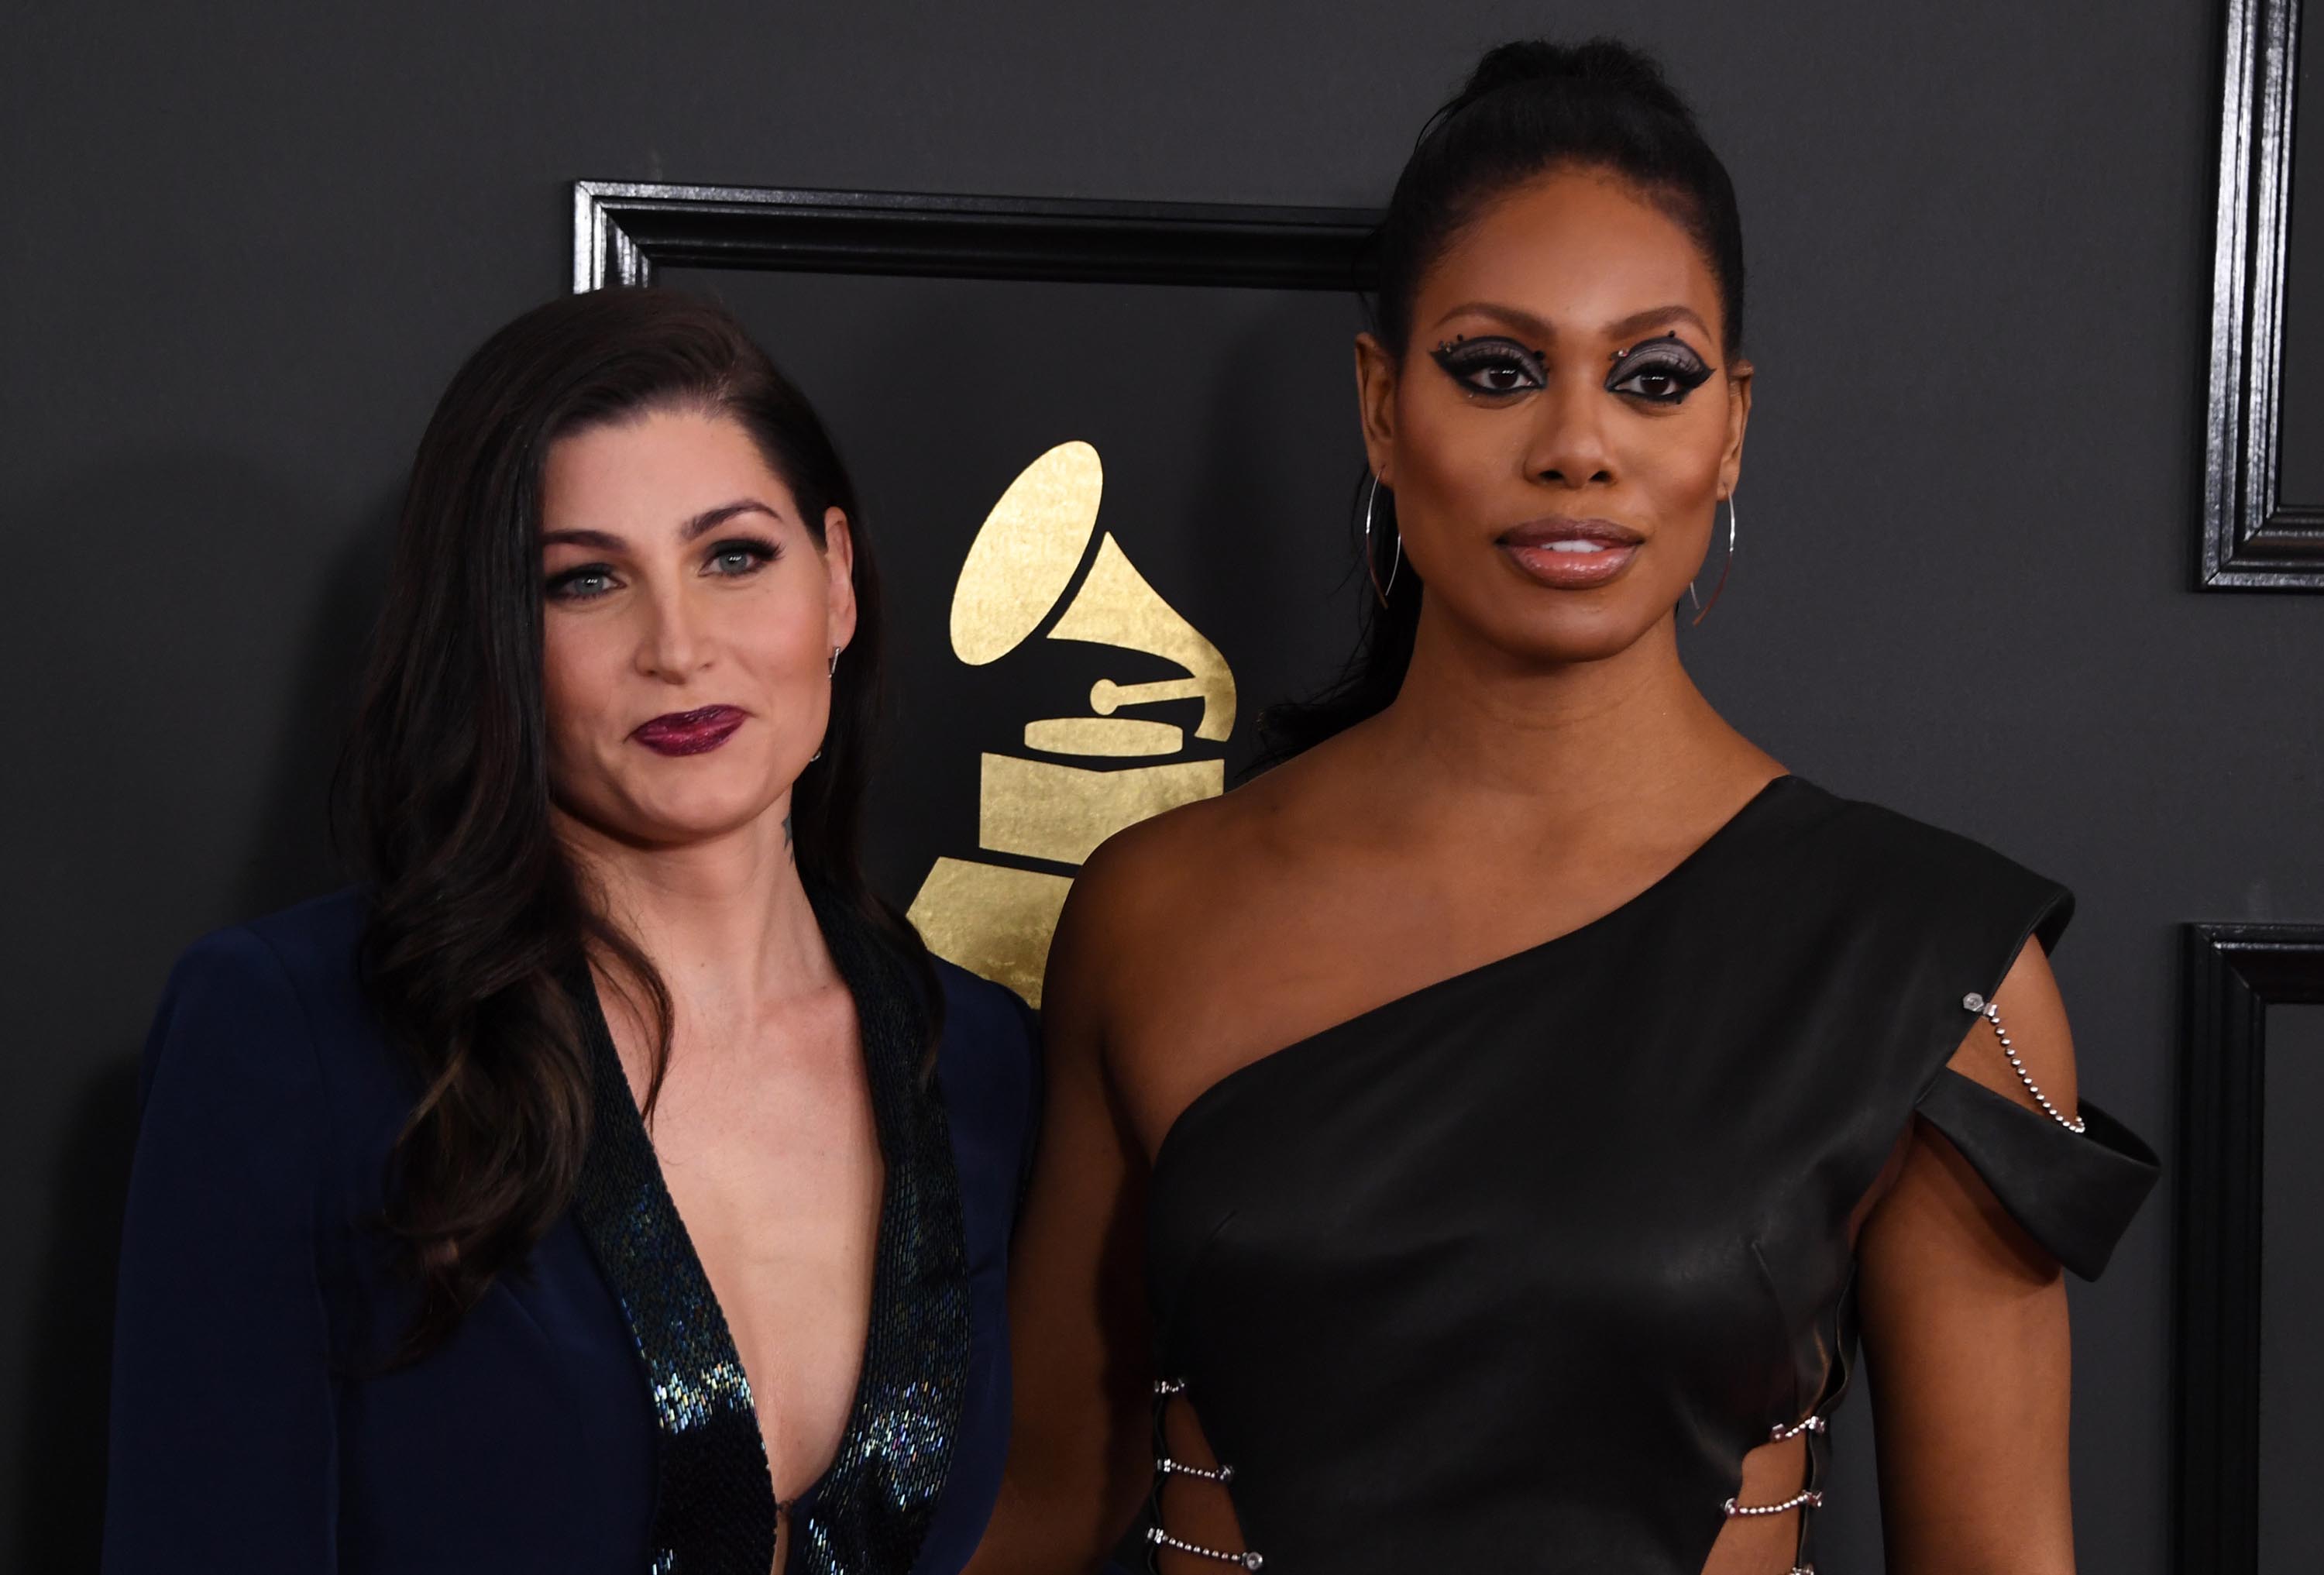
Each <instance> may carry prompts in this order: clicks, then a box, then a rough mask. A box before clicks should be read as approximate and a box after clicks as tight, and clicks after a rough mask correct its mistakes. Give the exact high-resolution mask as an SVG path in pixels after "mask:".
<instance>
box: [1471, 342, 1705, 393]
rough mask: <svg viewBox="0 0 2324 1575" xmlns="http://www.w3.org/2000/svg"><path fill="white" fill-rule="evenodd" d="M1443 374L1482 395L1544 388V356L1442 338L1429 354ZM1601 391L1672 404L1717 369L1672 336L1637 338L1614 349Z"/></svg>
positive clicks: (1519, 347) (1510, 346) (1511, 345)
mask: <svg viewBox="0 0 2324 1575" xmlns="http://www.w3.org/2000/svg"><path fill="white" fill-rule="evenodd" d="M1429 356H1430V359H1432V360H1434V362H1435V363H1436V364H1437V365H1438V366H1439V367H1441V368H1443V371H1444V374H1445V375H1446V376H1448V377H1450V378H1451V379H1452V381H1453V382H1457V383H1459V384H1460V385H1461V386H1462V388H1463V389H1465V390H1466V391H1469V392H1470V393H1472V394H1482V395H1485V396H1486V397H1488V398H1493V397H1499V396H1506V395H1512V394H1519V393H1529V392H1531V391H1534V390H1535V389H1539V388H1543V387H1545V386H1547V384H1548V382H1549V373H1548V369H1547V362H1548V359H1549V357H1548V355H1546V354H1545V352H1542V351H1539V350H1534V349H1531V348H1528V347H1527V346H1526V345H1523V344H1520V343H1519V342H1518V341H1517V340H1515V339H1511V338H1508V337H1506V336H1501V335H1493V336H1489V337H1487V338H1482V339H1470V338H1456V339H1448V340H1446V341H1445V342H1444V343H1443V344H1441V345H1437V346H1436V347H1435V348H1434V350H1432V351H1430V352H1429ZM1613 362H1614V364H1613V368H1612V370H1610V371H1609V373H1607V375H1606V391H1608V392H1609V393H1615V394H1620V395H1622V396H1624V397H1625V398H1628V399H1634V400H1638V401H1644V402H1646V403H1647V404H1658V405H1674V404H1677V403H1679V402H1680V401H1683V400H1684V399H1685V398H1686V397H1687V395H1689V394H1691V393H1692V392H1693V391H1695V390H1696V389H1698V388H1701V386H1702V385H1703V384H1704V383H1705V382H1708V381H1710V378H1711V373H1713V372H1714V371H1715V370H1717V369H1716V368H1714V367H1712V366H1711V364H1709V363H1708V362H1706V361H1704V360H1703V359H1702V357H1701V355H1697V354H1696V353H1695V350H1694V347H1693V346H1692V345H1689V344H1688V343H1687V342H1686V341H1685V340H1683V339H1682V338H1680V337H1679V336H1677V335H1676V334H1665V335H1662V336H1660V337H1657V338H1653V339H1646V340H1642V341H1640V342H1639V343H1637V344H1636V345H1630V346H1629V347H1628V348H1627V349H1624V350H1618V351H1617V352H1615V354H1614V356H1613Z"/></svg>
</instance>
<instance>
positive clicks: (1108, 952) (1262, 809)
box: [1053, 773, 1285, 989]
mask: <svg viewBox="0 0 2324 1575" xmlns="http://www.w3.org/2000/svg"><path fill="white" fill-rule="evenodd" d="M1284 797H1285V795H1284V793H1283V790H1282V785H1281V784H1280V783H1279V782H1278V781H1277V777H1276V774H1275V773H1269V774H1268V775H1267V776H1264V777H1261V778H1258V779H1257V780H1255V781H1253V782H1250V783H1248V784H1246V785H1244V786H1242V787H1240V788H1236V789H1235V790H1234V791H1232V792H1231V793H1227V794H1223V795H1222V796H1221V797H1216V798H1205V799H1200V800H1197V801H1196V802H1194V803H1193V804H1186V805H1181V806H1177V807H1176V808H1174V809H1169V810H1165V811H1164V812H1163V813H1162V814H1160V815H1154V816H1152V817H1151V818H1149V819H1147V820H1142V821H1139V823H1138V824H1135V825H1132V826H1130V827H1128V828H1126V829H1125V830H1123V831H1120V832H1118V833H1116V834H1114V835H1113V836H1112V837H1111V838H1110V839H1108V840H1107V841H1106V842H1105V843H1104V844H1103V845H1102V846H1101V847H1099V849H1098V850H1097V852H1094V853H1093V854H1091V855H1090V857H1089V860H1088V861H1087V862H1085V863H1084V865H1083V866H1082V870H1081V873H1080V875H1079V876H1078V877H1077V878H1076V879H1075V880H1074V889H1073V891H1072V894H1071V895H1070V896H1069V897H1068V898H1066V900H1065V915H1064V916H1063V918H1061V919H1060V921H1059V923H1058V936H1059V940H1060V942H1061V943H1062V944H1064V945H1065V948H1066V950H1067V952H1068V953H1069V957H1070V960H1071V961H1073V962H1074V964H1075V966H1076V968H1077V969H1086V968H1091V967H1097V968H1099V969H1100V971H1101V972H1105V973H1107V974H1109V975H1110V976H1111V977H1112V978H1113V979H1114V980H1116V981H1127V980H1129V979H1130V978H1134V977H1135V976H1136V975H1137V974H1139V973H1141V972H1149V971H1154V970H1157V969H1158V970H1161V971H1167V969H1168V967H1169V964H1170V963H1171V962H1172V961H1173V956H1172V953H1173V951H1174V948H1175V947H1176V946H1178V945H1180V944H1184V943H1185V942H1186V941H1188V940H1190V939H1191V938H1192V937H1191V935H1190V934H1189V932H1190V928H1191V927H1192V926H1194V923H1195V921H1197V920H1207V919H1215V917H1216V916H1218V915H1219V914H1220V912H1221V910H1222V908H1224V907H1229V906H1231V900H1230V899H1231V898H1234V897H1235V896H1237V895H1239V894H1244V893H1247V892H1248V889H1249V888H1250V882H1251V880H1252V878H1253V876H1254V875H1256V874H1257V873H1259V869H1258V868H1255V866H1263V865H1265V864H1266V863H1268V862H1269V861H1274V860H1279V858H1280V856H1281V855H1280V852H1279V851H1278V850H1277V849H1274V848H1272V847H1270V843H1273V842H1277V841H1279V839H1280V835H1281V833H1282V829H1283V821H1284V804H1283V800H1284ZM1053 955H1054V954H1053ZM1053 966H1054V964H1053ZM1058 982H1062V983H1065V984H1066V985H1067V987H1068V989H1070V988H1071V987H1072V985H1073V983H1074V981H1058Z"/></svg>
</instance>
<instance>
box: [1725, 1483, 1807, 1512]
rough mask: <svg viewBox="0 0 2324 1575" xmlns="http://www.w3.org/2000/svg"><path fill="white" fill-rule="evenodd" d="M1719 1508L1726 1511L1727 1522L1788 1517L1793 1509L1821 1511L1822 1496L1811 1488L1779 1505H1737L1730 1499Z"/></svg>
mask: <svg viewBox="0 0 2324 1575" xmlns="http://www.w3.org/2000/svg"><path fill="white" fill-rule="evenodd" d="M1720 1507H1721V1508H1723V1509H1725V1510H1726V1511H1727V1516H1728V1518H1729V1520H1732V1519H1734V1518H1735V1517H1736V1516H1738V1515H1789V1514H1791V1512H1792V1511H1794V1509H1821V1508H1822V1507H1823V1495H1822V1494H1821V1493H1819V1492H1817V1491H1816V1490H1815V1489H1814V1488H1808V1489H1807V1490H1806V1491H1804V1492H1801V1493H1794V1494H1793V1495H1792V1496H1791V1497H1789V1498H1786V1499H1784V1501H1783V1502H1782V1503H1781V1504H1738V1503H1737V1502H1736V1501H1735V1500H1734V1499H1732V1498H1730V1499H1729V1500H1728V1501H1727V1502H1726V1503H1725V1504H1724V1505H1722V1506H1720Z"/></svg>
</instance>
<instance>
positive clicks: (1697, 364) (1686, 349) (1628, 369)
mask: <svg viewBox="0 0 2324 1575" xmlns="http://www.w3.org/2000/svg"><path fill="white" fill-rule="evenodd" d="M1712 370H1713V369H1712V367H1711V364H1710V363H1708V362H1706V361H1705V360H1703V358H1702V357H1701V356H1700V355H1696V354H1695V353H1694V346H1693V345H1689V344H1688V343H1687V342H1686V341H1685V340H1683V339H1682V338H1680V337H1679V336H1677V335H1676V334H1665V335H1663V336H1661V337H1659V338H1655V339H1646V340H1642V341H1641V342H1639V343H1638V344H1636V345H1631V346H1630V347H1629V348H1628V349H1627V350H1617V351H1615V352H1614V366H1613V370H1612V371H1610V372H1609V373H1607V374H1606V391H1607V392H1609V393H1618V394H1627V395H1628V396H1629V397H1630V398H1632V399H1637V400H1643V401H1646V402H1647V403H1648V404H1656V405H1674V404H1677V403H1679V402H1680V401H1682V400H1683V399H1685V398H1686V396H1687V395H1689V394H1691V393H1692V392H1693V391H1695V390H1696V389H1699V388H1701V386H1702V385H1703V383H1704V382H1707V381H1709V379H1710V377H1711V372H1712Z"/></svg>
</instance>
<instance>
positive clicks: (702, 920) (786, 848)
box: [557, 798, 834, 1018]
mask: <svg viewBox="0 0 2324 1575" xmlns="http://www.w3.org/2000/svg"><path fill="white" fill-rule="evenodd" d="M788 815H789V803H788V798H786V799H785V800H784V802H782V803H780V804H779V805H776V806H771V807H770V808H769V809H768V810H767V811H766V813H764V814H762V815H760V816H759V817H758V818H756V819H755V820H752V821H751V822H749V823H747V824H743V825H741V826H737V827H735V828H734V829H733V830H732V831H730V832H726V833H724V834H721V835H718V836H715V837H710V838H705V839H704V840H702V841H700V842H695V843H684V844H681V845H676V846H663V847H639V846H635V845H633V844H630V843H622V842H620V841H618V840H617V839H614V838H613V837H609V836H607V835H606V834H604V832H602V831H600V830H598V829H597V828H595V827H594V826H590V825H588V824H585V823H583V822H581V821H579V820H576V819H575V818H574V817H572V816H570V815H566V814H564V813H562V812H561V811H560V812H558V816H557V822H558V836H559V838H560V840H561V841H562V842H563V843H564V845H565V847H566V849H567V852H568V854H569V855H570V856H571V857H572V858H573V860H574V861H575V864H576V867H577V869H578V870H579V872H580V873H581V875H582V876H583V878H584V879H585V880H587V881H589V882H590V883H591V884H592V885H593V886H594V888H595V897H596V898H597V899H598V900H599V901H601V902H602V903H603V904H604V911H605V912H606V913H607V914H608V915H609V916H611V917H612V918H613V921H614V922H615V923H616V924H618V925H620V926H621V927H622V929H623V930H624V931H625V932H626V933H627V934H628V935H629V936H630V938H631V939H632V940H633V941H635V942H636V943H637V944H638V945H639V946H640V947H641V949H642V950H643V951H644V952H645V954H646V955H647V956H648V957H649V958H650V959H652V961H653V964H654V967H655V968H656V969H657V970H658V971H659V972H660V974H661V976H662V982H663V983H664V984H665V985H666V986H668V987H669V991H670V994H671V997H672V999H673V1000H674V1002H675V1003H676V1004H677V1005H678V1009H679V1015H680V1016H681V1017H682V1018H683V1017H686V1016H688V1015H690V1014H689V1012H688V1008H689V1007H705V1006H707V1007H716V1008H719V1009H732V1008H733V1007H735V1006H742V1005H753V1006H755V1005H760V1004H765V1003H770V1002H773V1001H777V1000H780V999H784V998H786V997H789V996H794V995H798V994H803V993H806V992H807V991H810V990H817V989H820V988H823V987H825V986H826V985H827V984H829V982H830V981H831V980H832V978H833V973H834V970H833V965H832V962H831V954H830V953H829V951H828V950H827V949H826V948H825V945H824V942H823V933H822V929H821V927H820V926H818V925H817V924H816V917H815V910H814V908H813V907H812V906H811V905H810V904H809V903H808V901H807V889H806V888H805V886H803V885H802V884H801V883H800V880H799V872H798V860H797V859H796V858H795V857H794V855H793V851H792V848H791V840H790V827H789V820H788Z"/></svg>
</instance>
